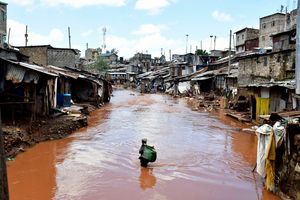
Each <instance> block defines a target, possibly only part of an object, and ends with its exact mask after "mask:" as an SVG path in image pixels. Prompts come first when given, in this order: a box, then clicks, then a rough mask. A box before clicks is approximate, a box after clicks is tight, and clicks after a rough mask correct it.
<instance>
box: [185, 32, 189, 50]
mask: <svg viewBox="0 0 300 200" xmlns="http://www.w3.org/2000/svg"><path fill="white" fill-rule="evenodd" d="M185 36H186V46H185V53H186V54H187V52H188V42H189V34H186V35H185Z"/></svg>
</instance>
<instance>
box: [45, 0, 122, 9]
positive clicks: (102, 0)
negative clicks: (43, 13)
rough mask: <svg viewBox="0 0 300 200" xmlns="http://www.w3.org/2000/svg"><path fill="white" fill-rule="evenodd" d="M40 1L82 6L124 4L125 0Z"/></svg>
mask: <svg viewBox="0 0 300 200" xmlns="http://www.w3.org/2000/svg"><path fill="white" fill-rule="evenodd" d="M41 2H42V3H44V4H46V5H49V6H57V5H65V6H70V7H74V8H80V7H84V6H116V7H119V6H124V5H125V3H126V0H109V1H108V0H84V1H83V0H41Z"/></svg>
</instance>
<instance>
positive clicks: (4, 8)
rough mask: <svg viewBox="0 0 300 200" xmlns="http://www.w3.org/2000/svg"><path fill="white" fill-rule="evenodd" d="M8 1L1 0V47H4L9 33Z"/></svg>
mask: <svg viewBox="0 0 300 200" xmlns="http://www.w3.org/2000/svg"><path fill="white" fill-rule="evenodd" d="M6 27H7V3H4V2H1V1H0V47H3V45H4V42H5V41H6V35H7V28H6Z"/></svg>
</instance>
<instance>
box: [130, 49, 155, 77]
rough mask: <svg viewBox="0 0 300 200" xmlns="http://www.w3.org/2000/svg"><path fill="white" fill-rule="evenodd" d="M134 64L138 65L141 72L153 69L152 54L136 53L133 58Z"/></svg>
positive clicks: (132, 62)
mask: <svg viewBox="0 0 300 200" xmlns="http://www.w3.org/2000/svg"><path fill="white" fill-rule="evenodd" d="M130 63H131V64H132V65H135V66H138V68H139V73H142V72H148V71H150V69H151V64H152V58H151V54H144V53H136V54H135V55H134V56H133V57H132V58H131V59H130Z"/></svg>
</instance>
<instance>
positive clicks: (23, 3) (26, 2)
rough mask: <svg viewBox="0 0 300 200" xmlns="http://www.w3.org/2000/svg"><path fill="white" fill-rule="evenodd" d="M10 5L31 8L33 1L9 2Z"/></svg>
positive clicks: (17, 0) (13, 0)
mask: <svg viewBox="0 0 300 200" xmlns="http://www.w3.org/2000/svg"><path fill="white" fill-rule="evenodd" d="M11 1H12V3H14V4H17V5H20V6H31V5H33V4H34V2H35V0H21V1H20V0H11Z"/></svg>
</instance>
